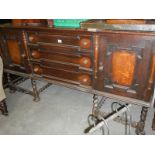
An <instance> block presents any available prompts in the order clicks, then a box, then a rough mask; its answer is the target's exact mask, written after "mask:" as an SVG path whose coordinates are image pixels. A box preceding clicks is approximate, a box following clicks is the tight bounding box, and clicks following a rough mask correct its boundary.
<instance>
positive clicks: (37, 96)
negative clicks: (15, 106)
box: [31, 79, 40, 102]
mask: <svg viewBox="0 0 155 155" xmlns="http://www.w3.org/2000/svg"><path fill="white" fill-rule="evenodd" d="M31 84H32V89H33V96H34V99H33V101H35V102H38V101H39V100H40V98H39V93H38V91H37V85H36V81H35V80H34V79H31Z"/></svg>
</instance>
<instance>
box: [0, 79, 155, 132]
mask: <svg viewBox="0 0 155 155" xmlns="http://www.w3.org/2000/svg"><path fill="white" fill-rule="evenodd" d="M37 84H38V86H39V87H41V86H43V85H44V84H45V83H43V82H40V81H39V82H37ZM21 86H23V87H26V88H29V89H30V88H31V83H30V81H29V80H27V81H25V82H24V83H22V85H21ZM5 92H6V95H7V105H8V110H9V116H7V117H5V116H2V115H0V134H1V135H3V134H5V135H10V134H11V135H84V134H85V133H84V129H86V128H87V127H88V121H87V117H88V115H89V114H90V113H91V109H92V105H93V104H92V97H93V95H92V94H89V93H85V92H81V91H77V90H72V89H69V88H65V87H62V86H56V85H52V86H50V87H49V88H47V89H46V90H45V91H44V92H42V93H41V94H40V97H41V100H40V101H39V102H34V101H33V99H32V97H31V96H29V95H27V94H23V93H20V92H15V93H13V94H10V93H9V90H8V89H6V90H5ZM109 102H111V100H108V101H107V103H106V104H105V105H104V109H105V110H106V111H108V110H109V105H110V104H109ZM140 111H141V108H140V107H139V106H135V105H134V106H132V107H131V113H132V119H133V120H134V121H138V120H139V115H140ZM153 113H154V109H149V113H148V116H147V123H146V126H145V132H146V134H147V135H155V131H152V129H151V124H152V118H153ZM108 125H109V128H110V134H111V135H122V134H124V132H125V130H124V129H125V127H124V125H121V124H119V123H116V122H113V121H111V122H109V124H108ZM93 134H97V135H98V134H101V131H100V130H97V131H96V132H95V133H93ZM105 134H107V130H106V128H105ZM131 134H135V129H134V128H132V129H131Z"/></svg>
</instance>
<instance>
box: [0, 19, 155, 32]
mask: <svg viewBox="0 0 155 155" xmlns="http://www.w3.org/2000/svg"><path fill="white" fill-rule="evenodd" d="M0 29H18V30H19V29H22V30H30V31H31V30H36V31H48V32H53V31H55V32H60V31H61V32H62V33H63V31H65V32H68V33H77V32H78V33H83V32H85V34H87V33H88V34H91V33H98V32H99V33H102V32H104V33H105V32H108V33H109V32H112V33H130V34H131V33H139V34H143V35H146V34H149V35H155V24H106V23H100V22H98V23H82V24H81V28H64V27H60V28H55V27H48V26H20V25H16V26H15V25H12V24H2V25H0Z"/></svg>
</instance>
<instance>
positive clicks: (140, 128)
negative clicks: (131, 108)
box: [136, 107, 148, 135]
mask: <svg viewBox="0 0 155 155" xmlns="http://www.w3.org/2000/svg"><path fill="white" fill-rule="evenodd" d="M147 112H148V107H142V111H141V115H140V121H139V123H138V125H137V127H136V134H137V135H144V134H145V131H144V127H145V121H146V116H147Z"/></svg>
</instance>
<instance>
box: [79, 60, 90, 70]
mask: <svg viewBox="0 0 155 155" xmlns="http://www.w3.org/2000/svg"><path fill="white" fill-rule="evenodd" d="M79 63H80V65H81V66H82V67H86V68H90V66H91V60H90V58H88V57H82V58H81V59H80V62H79Z"/></svg>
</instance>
